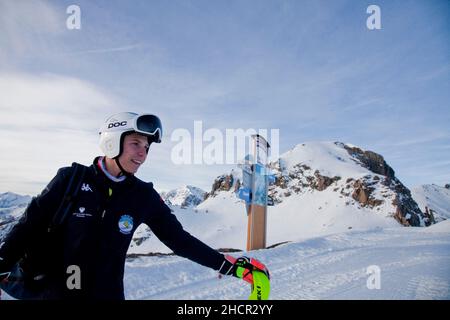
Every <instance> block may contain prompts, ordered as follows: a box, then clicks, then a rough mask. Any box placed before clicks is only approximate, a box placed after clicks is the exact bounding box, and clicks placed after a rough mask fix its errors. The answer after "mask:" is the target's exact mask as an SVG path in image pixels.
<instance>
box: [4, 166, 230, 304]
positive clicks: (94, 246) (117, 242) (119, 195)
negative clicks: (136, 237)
mask: <svg viewBox="0 0 450 320" xmlns="http://www.w3.org/2000/svg"><path fill="white" fill-rule="evenodd" d="M97 163H98V158H96V159H95V160H94V164H93V165H91V166H90V167H89V168H88V170H87V172H86V175H85V177H84V179H83V181H82V182H83V183H82V187H81V190H80V191H79V193H78V196H77V199H76V200H75V202H74V206H73V207H72V210H71V211H72V212H71V214H70V215H69V217H68V219H67V220H66V222H65V224H64V225H63V226H62V227H61V228H60V229H61V230H60V231H59V232H58V233H57V236H55V237H56V239H55V238H54V239H52V243H51V244H50V245H49V248H48V250H45V251H46V253H47V256H46V255H44V254H42V253H41V257H40V259H45V260H46V261H45V262H46V263H47V268H48V269H50V270H52V271H51V274H50V275H49V277H48V279H49V280H48V284H47V286H48V290H47V293H46V297H47V298H50V299H72V298H75V299H124V287H123V275H124V266H125V258H126V253H127V250H128V247H129V245H130V241H131V239H132V236H133V233H134V231H135V230H136V228H137V227H138V226H139V225H140V224H141V223H145V224H147V225H148V226H149V227H150V228H151V230H152V231H153V233H154V234H155V235H156V236H157V237H158V238H159V239H160V240H161V241H162V242H163V243H164V244H165V245H166V246H167V247H169V248H170V249H171V250H173V252H174V253H175V254H177V255H180V256H183V257H185V258H188V259H190V260H192V261H195V262H197V263H199V264H201V265H204V266H206V267H209V268H212V269H215V270H218V269H219V268H220V267H221V265H222V263H223V261H224V256H223V255H222V254H221V253H219V252H217V251H216V250H214V249H212V248H210V247H209V246H207V245H206V244H204V243H203V242H201V241H200V240H198V239H197V238H195V237H193V236H192V235H190V234H189V233H188V232H186V231H185V230H183V227H182V226H181V224H180V223H179V222H178V220H177V219H176V217H175V215H173V214H172V213H171V211H170V209H169V207H168V206H167V205H166V204H165V203H164V201H163V200H162V199H161V197H160V196H159V194H158V193H157V192H156V191H155V189H153V185H152V183H145V182H143V181H141V180H139V179H138V178H136V177H134V176H131V177H127V178H126V179H125V180H124V181H122V182H113V181H111V180H110V179H109V178H108V177H106V176H105V174H104V173H103V171H102V170H101V168H99V167H98V164H97ZM70 173H71V167H65V168H61V169H59V171H58V173H57V175H56V176H55V177H54V178H53V180H52V181H51V182H50V183H49V184H48V186H47V187H46V188H45V189H44V191H43V192H42V193H41V194H40V195H39V196H37V197H35V198H33V199H32V201H31V203H30V204H29V206H28V208H27V210H26V211H25V213H24V215H23V216H22V217H21V219H20V220H19V222H18V223H17V224H16V225H15V226H14V228H13V229H12V230H11V232H10V233H9V234H8V235H7V237H6V238H5V239H4V243H3V245H2V247H1V248H0V257H2V258H3V261H2V262H3V267H6V268H8V267H11V266H12V265H13V264H15V263H16V262H17V261H18V259H19V258H20V257H21V256H22V255H23V252H24V251H25V248H27V247H28V248H29V247H30V246H31V247H32V246H36V248H35V250H36V251H37V252H42V246H43V245H45V244H42V243H40V241H39V239H40V238H43V237H45V232H46V229H47V227H48V225H49V222H50V220H51V218H52V214H54V212H55V211H56V210H57V206H58V205H59V204H60V203H61V199H62V197H63V195H64V192H65V190H66V186H67V184H68V179H69V178H70ZM71 265H75V266H78V267H79V268H80V269H79V270H80V271H81V289H77V288H75V289H71V290H69V289H68V287H67V285H66V282H67V279H68V277H69V276H70V275H71V274H72V273H70V272H69V273H68V267H69V266H71ZM69 270H71V269H69ZM72 270H73V269H72Z"/></svg>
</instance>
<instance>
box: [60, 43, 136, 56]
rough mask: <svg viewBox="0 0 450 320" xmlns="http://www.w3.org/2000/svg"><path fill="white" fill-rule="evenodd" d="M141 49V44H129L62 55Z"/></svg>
mask: <svg viewBox="0 0 450 320" xmlns="http://www.w3.org/2000/svg"><path fill="white" fill-rule="evenodd" d="M143 47H144V45H142V44H131V45H126V46H120V47H113V48H101V49H91V50H81V51H73V52H68V53H63V54H62V55H82V54H91V53H109V52H120V51H130V50H134V49H140V48H143Z"/></svg>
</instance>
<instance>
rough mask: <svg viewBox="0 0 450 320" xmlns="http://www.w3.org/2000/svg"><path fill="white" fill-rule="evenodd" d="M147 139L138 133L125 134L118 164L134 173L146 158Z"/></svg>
mask: <svg viewBox="0 0 450 320" xmlns="http://www.w3.org/2000/svg"><path fill="white" fill-rule="evenodd" d="M148 148H149V144H148V139H147V137H145V136H142V135H140V134H138V133H132V134H129V135H127V136H125V139H124V141H123V152H122V155H121V156H120V157H119V161H120V164H121V165H122V167H123V168H124V169H125V171H127V172H129V173H133V174H134V173H136V172H137V171H138V169H139V167H140V166H141V164H143V163H144V162H145V159H146V158H147V150H148Z"/></svg>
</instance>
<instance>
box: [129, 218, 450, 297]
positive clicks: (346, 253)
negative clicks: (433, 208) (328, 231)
mask: <svg viewBox="0 0 450 320" xmlns="http://www.w3.org/2000/svg"><path fill="white" fill-rule="evenodd" d="M245 254H247V255H250V256H253V257H255V258H257V259H259V260H261V261H263V262H264V263H265V264H266V265H267V267H268V268H269V270H270V272H271V277H272V281H271V296H270V298H271V299H388V300H390V299H450V221H444V222H441V223H439V224H436V225H433V226H431V227H428V228H386V229H382V228H374V229H371V230H366V231H349V232H346V233H340V234H335V235H329V236H324V237H315V238H311V239H308V240H303V241H299V242H295V243H289V244H285V245H281V246H279V247H276V248H273V249H266V250H257V251H253V252H251V253H245ZM233 255H234V256H238V255H240V254H233ZM374 268H375V269H374ZM376 269H378V270H379V271H380V273H379V280H380V282H379V284H380V289H369V288H368V285H367V283H368V281H369V276H371V275H372V276H373V274H374V273H373V272H374V271H373V270H376ZM368 271H369V273H368ZM124 281H125V292H126V298H127V299H247V297H248V295H249V294H250V288H249V286H248V285H247V284H246V283H244V282H243V281H241V280H238V279H235V278H231V277H226V278H222V279H220V280H219V279H217V274H216V272H215V271H213V270H210V269H208V268H205V267H202V266H200V265H197V264H195V263H192V262H191V261H189V260H187V259H184V258H181V257H177V256H165V257H141V258H138V259H134V260H132V261H129V262H127V264H126V272H125V280H124ZM369 282H370V281H369Z"/></svg>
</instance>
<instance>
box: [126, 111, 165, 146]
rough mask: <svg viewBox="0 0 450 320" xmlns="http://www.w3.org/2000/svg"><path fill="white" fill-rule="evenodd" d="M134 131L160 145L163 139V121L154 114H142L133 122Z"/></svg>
mask: <svg viewBox="0 0 450 320" xmlns="http://www.w3.org/2000/svg"><path fill="white" fill-rule="evenodd" d="M132 125H133V130H134V131H135V132H137V133H141V134H143V135H146V136H151V137H153V138H154V142H156V143H160V142H161V139H162V125H161V120H159V118H158V117H157V116H155V115H153V114H141V115H139V116H137V117H136V118H134V120H133V123H132Z"/></svg>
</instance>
